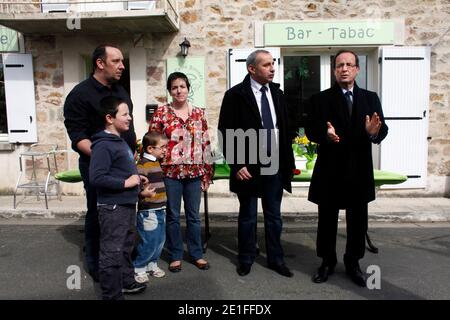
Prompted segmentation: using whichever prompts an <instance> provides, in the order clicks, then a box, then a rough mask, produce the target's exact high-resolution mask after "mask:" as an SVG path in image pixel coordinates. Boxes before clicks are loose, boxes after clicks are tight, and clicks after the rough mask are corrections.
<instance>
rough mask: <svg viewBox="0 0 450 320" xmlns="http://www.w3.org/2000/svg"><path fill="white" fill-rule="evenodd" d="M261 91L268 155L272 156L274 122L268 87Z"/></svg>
mask: <svg viewBox="0 0 450 320" xmlns="http://www.w3.org/2000/svg"><path fill="white" fill-rule="evenodd" d="M260 91H261V114H262V121H263V127H264V129H266V130H267V131H266V132H267V150H268V154H270V150H271V141H270V140H271V139H270V138H271V137H270V133H271V131H272V129H273V128H274V126H273V121H272V114H271V112H270V107H269V100H267V95H266V91H267V87H266V86H262V87H261V89H260Z"/></svg>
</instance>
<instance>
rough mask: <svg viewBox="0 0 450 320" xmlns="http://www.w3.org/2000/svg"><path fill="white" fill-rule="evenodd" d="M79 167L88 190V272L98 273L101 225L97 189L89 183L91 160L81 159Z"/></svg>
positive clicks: (85, 221)
mask: <svg viewBox="0 0 450 320" xmlns="http://www.w3.org/2000/svg"><path fill="white" fill-rule="evenodd" d="M79 169H80V174H81V178H82V179H83V184H84V189H85V191H86V200H87V203H86V205H87V212H86V217H85V220H84V246H85V249H84V250H85V261H86V266H87V269H88V272H89V273H90V274H92V275H93V276H94V275H96V274H98V257H99V251H100V245H99V241H100V225H99V222H98V210H97V190H96V189H95V187H94V186H93V185H91V184H90V183H89V160H84V159H81V158H80V160H79Z"/></svg>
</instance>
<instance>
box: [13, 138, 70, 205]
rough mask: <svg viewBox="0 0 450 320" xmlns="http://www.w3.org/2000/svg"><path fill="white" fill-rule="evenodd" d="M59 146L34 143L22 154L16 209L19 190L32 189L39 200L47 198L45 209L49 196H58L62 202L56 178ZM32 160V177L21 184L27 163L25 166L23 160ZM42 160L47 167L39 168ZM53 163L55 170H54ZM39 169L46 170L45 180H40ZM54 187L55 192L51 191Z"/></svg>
mask: <svg viewBox="0 0 450 320" xmlns="http://www.w3.org/2000/svg"><path fill="white" fill-rule="evenodd" d="M57 148H58V145H57V144H47V143H34V144H32V145H31V146H30V147H29V148H28V150H27V151H25V152H22V153H20V155H19V165H20V173H19V178H18V179H17V183H16V188H15V189H14V209H15V208H16V200H17V191H18V189H31V190H34V192H35V193H36V197H37V200H40V199H39V196H41V195H44V197H45V208H46V209H48V196H50V195H56V196H57V197H58V199H59V200H60V201H61V189H60V185H59V181H58V180H56V179H55V178H54V174H55V173H56V172H58V165H57V163H56V152H57ZM29 158H31V165H32V168H31V176H30V178H29V179H28V181H27V182H25V183H21V179H22V176H24V175H25V170H24V168H26V163H25V165H24V164H23V160H25V161H26V159H29ZM39 159H42V160H44V161H45V163H46V167H45V166H44V167H42V168H39V166H38V162H39ZM52 162H53V168H52ZM39 169H42V170H46V174H45V177H44V178H43V179H40V178H38V174H37V171H38V170H39ZM51 186H54V187H55V191H53V192H52V191H50V190H49V189H50V187H51Z"/></svg>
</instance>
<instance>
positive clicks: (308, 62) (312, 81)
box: [284, 56, 320, 127]
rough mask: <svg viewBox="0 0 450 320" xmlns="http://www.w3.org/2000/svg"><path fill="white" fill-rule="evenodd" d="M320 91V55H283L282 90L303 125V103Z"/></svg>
mask: <svg viewBox="0 0 450 320" xmlns="http://www.w3.org/2000/svg"><path fill="white" fill-rule="evenodd" d="M319 91H320V56H292V57H290V56H285V57H284V92H285V96H286V102H287V104H288V106H289V108H292V110H296V111H297V112H298V117H299V120H300V126H301V127H303V126H304V115H303V114H304V110H303V108H304V103H305V101H306V100H307V99H309V97H311V95H313V94H314V93H317V92H319Z"/></svg>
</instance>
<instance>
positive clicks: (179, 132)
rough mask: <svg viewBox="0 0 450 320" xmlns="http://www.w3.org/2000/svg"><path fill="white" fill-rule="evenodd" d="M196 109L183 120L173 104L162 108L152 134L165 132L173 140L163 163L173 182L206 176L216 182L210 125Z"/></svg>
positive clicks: (153, 122)
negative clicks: (214, 179)
mask: <svg viewBox="0 0 450 320" xmlns="http://www.w3.org/2000/svg"><path fill="white" fill-rule="evenodd" d="M189 108H190V109H191V110H192V111H191V112H190V114H189V116H188V118H187V119H186V121H183V119H181V118H180V117H178V116H177V115H176V114H175V111H174V109H173V107H172V106H171V105H170V104H166V105H163V106H159V107H158V108H157V109H156V111H155V113H154V114H153V117H152V120H151V122H150V127H149V129H148V131H157V132H160V133H163V134H165V135H166V136H167V138H168V139H169V142H168V144H167V151H166V156H165V158H164V160H163V162H162V163H161V167H162V169H163V172H164V175H165V176H166V177H168V178H172V179H185V178H196V177H202V179H204V180H205V181H208V182H212V177H213V175H214V172H213V164H212V159H211V142H210V139H209V134H208V124H207V122H206V118H205V112H204V110H203V109H201V108H199V107H195V106H191V105H189Z"/></svg>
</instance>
